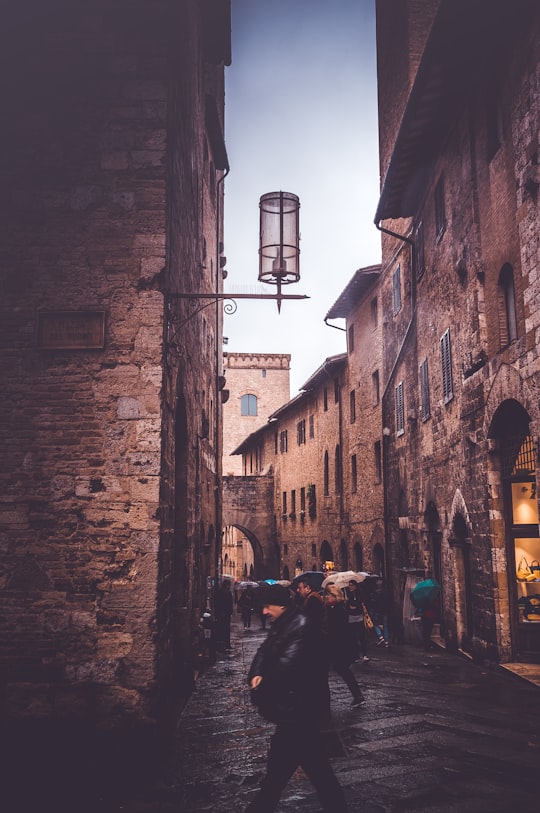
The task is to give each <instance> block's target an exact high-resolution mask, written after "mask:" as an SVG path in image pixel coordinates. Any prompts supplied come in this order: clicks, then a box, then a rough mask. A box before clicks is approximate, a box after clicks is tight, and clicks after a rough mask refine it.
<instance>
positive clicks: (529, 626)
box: [489, 399, 540, 662]
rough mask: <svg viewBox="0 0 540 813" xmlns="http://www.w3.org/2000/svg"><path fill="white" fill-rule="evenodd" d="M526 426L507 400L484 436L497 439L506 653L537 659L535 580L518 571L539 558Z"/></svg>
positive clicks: (519, 409) (539, 634) (539, 622)
mask: <svg viewBox="0 0 540 813" xmlns="http://www.w3.org/2000/svg"><path fill="white" fill-rule="evenodd" d="M529 424H530V416H529V414H528V412H527V411H526V410H525V409H524V407H523V406H522V405H521V404H520V403H519V402H518V401H515V400H514V399H508V400H507V401H504V402H503V403H502V404H501V405H500V407H499V408H498V409H497V411H496V412H495V415H494V416H493V420H492V422H491V427H490V431H489V436H490V437H491V438H494V439H496V440H497V442H498V451H499V471H500V478H501V486H502V489H501V490H502V495H503V501H502V502H503V504H502V513H503V516H504V520H505V523H504V524H505V540H504V541H505V547H506V560H507V568H506V569H507V574H508V598H509V601H508V608H509V626H510V634H511V650H512V657H513V658H514V659H516V660H523V661H529V662H540V615H537V614H536V613H535V612H534V606H533V603H534V602H531V596H536V595H537V594H538V593H539V592H540V591H539V589H538V587H539V582H535V581H533V580H532V579H530V580H528V579H529V576H527V574H526V571H525V569H522V568H523V565H524V564H526V565H527V566H528V567H529V569H530V565H531V562H540V535H539V529H538V520H539V512H538V488H537V482H536V468H537V459H536V447H535V442H534V438H533V437H532V436H531V434H530V429H529ZM536 575H538V576H540V572H539V573H537V574H536Z"/></svg>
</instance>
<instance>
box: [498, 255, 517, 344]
mask: <svg viewBox="0 0 540 813" xmlns="http://www.w3.org/2000/svg"><path fill="white" fill-rule="evenodd" d="M497 304H498V311H499V340H500V344H501V347H506V346H507V345H508V344H510V342H513V341H515V340H516V339H517V319H516V299H515V294H514V270H513V268H512V266H511V265H510V263H505V264H504V265H503V267H502V268H501V273H500V274H499V289H498V291H497Z"/></svg>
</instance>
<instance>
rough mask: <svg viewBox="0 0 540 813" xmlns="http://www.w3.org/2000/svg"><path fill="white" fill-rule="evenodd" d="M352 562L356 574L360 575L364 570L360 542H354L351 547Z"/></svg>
mask: <svg viewBox="0 0 540 813" xmlns="http://www.w3.org/2000/svg"><path fill="white" fill-rule="evenodd" d="M353 562H354V568H353V570H355V571H356V572H357V573H360V572H361V571H363V569H364V554H363V551H362V545H361V544H360V542H355V543H354V547H353Z"/></svg>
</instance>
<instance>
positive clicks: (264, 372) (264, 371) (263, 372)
mask: <svg viewBox="0 0 540 813" xmlns="http://www.w3.org/2000/svg"><path fill="white" fill-rule="evenodd" d="M261 376H262V377H263V378H266V370H261Z"/></svg>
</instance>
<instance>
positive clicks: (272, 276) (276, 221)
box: [259, 192, 300, 294]
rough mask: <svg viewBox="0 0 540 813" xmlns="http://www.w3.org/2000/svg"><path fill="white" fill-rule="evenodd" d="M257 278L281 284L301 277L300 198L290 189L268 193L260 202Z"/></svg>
mask: <svg viewBox="0 0 540 813" xmlns="http://www.w3.org/2000/svg"><path fill="white" fill-rule="evenodd" d="M259 208H260V214H261V218H260V233H259V241H260V242H259V281H261V282H267V283H270V284H271V285H277V288H278V294H279V293H280V292H281V286H282V285H289V284H290V283H292V282H298V280H299V279H300V233H299V228H298V225H299V211H300V200H299V198H298V196H297V195H293V194H292V193H291V192H268V193H267V194H266V195H262V197H261V199H260V202H259Z"/></svg>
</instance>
